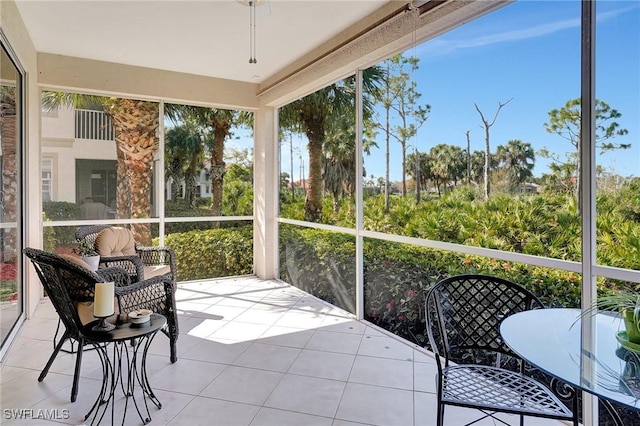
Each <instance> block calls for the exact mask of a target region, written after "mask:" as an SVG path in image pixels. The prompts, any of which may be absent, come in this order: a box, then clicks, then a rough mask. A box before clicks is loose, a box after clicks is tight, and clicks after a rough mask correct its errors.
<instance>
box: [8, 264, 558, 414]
mask: <svg viewBox="0 0 640 426" xmlns="http://www.w3.org/2000/svg"><path fill="white" fill-rule="evenodd" d="M176 297H177V301H178V302H177V305H178V311H179V313H180V333H181V334H180V338H179V339H178V348H179V349H178V356H179V360H178V362H177V363H175V364H171V363H170V362H169V355H168V353H169V344H168V340H167V339H166V337H165V336H164V335H162V334H161V333H159V334H158V335H157V337H156V339H155V340H154V341H153V343H152V345H151V347H150V349H149V356H148V365H147V371H148V374H149V381H150V383H151V386H152V388H153V389H154V391H155V393H156V395H157V396H158V398H159V399H160V401H161V402H162V404H163V405H162V409H157V408H156V407H155V406H153V405H152V406H151V407H150V413H151V417H152V423H151V424H152V425H185V426H195V425H207V426H212V425H222V426H231V425H251V426H263V425H274V426H287V425H292V426H302V425H326V426H357V425H382V426H396V425H397V426H411V425H427V426H429V425H433V424H435V407H436V396H435V379H434V375H435V372H436V366H435V363H434V360H433V358H432V357H431V356H430V355H429V354H428V353H427V352H425V351H424V350H422V349H421V348H417V347H414V346H413V345H410V344H408V343H407V342H404V341H402V340H400V339H397V338H395V337H394V336H391V335H389V334H387V333H386V332H383V331H382V330H379V329H378V328H376V327H373V326H371V325H369V324H367V323H364V322H359V321H356V320H354V319H353V317H352V315H350V314H348V313H345V312H344V311H342V310H340V309H337V308H335V307H333V306H331V305H328V304H325V303H324V302H321V301H319V300H317V299H316V298H314V297H312V296H309V295H307V294H306V293H303V292H301V291H299V290H297V289H296V288H293V287H290V286H288V285H286V284H283V283H279V282H276V281H264V280H259V279H257V278H253V277H246V278H232V279H222V280H217V281H210V282H202V283H184V284H180V285H179V289H178V291H177V295H176ZM56 319H57V316H56V313H55V311H54V310H53V309H52V307H51V305H50V304H49V302H48V301H47V300H44V301H42V302H41V305H40V306H39V307H38V309H37V312H36V315H35V317H34V318H33V319H31V320H28V321H27V322H26V323H25V324H24V327H23V329H22V332H21V335H20V337H19V339H17V341H16V342H15V343H14V345H13V347H12V348H11V349H10V351H9V354H8V355H7V357H6V359H5V360H4V361H3V363H2V367H1V370H0V391H1V393H0V406H1V407H2V419H1V420H0V423H2V424H3V425H43V424H45V425H46V424H48V425H51V424H56V423H63V424H84V414H86V412H87V411H88V409H89V408H90V407H91V404H92V403H93V401H94V398H95V397H96V395H97V394H98V392H99V388H100V384H101V377H102V372H101V371H102V370H101V366H100V362H99V359H98V357H97V355H96V354H95V352H94V351H86V352H85V355H84V357H83V363H82V378H81V380H80V389H79V396H78V400H77V401H76V402H75V403H70V402H69V395H70V391H71V381H72V375H73V365H74V356H73V355H69V354H61V355H60V356H58V358H57V359H56V361H55V363H54V364H53V366H52V368H51V370H50V372H49V374H48V376H47V377H46V379H45V380H44V381H43V382H41V383H39V382H38V381H37V377H38V375H39V372H40V370H41V369H42V367H43V366H44V364H45V362H46V360H47V358H48V357H49V355H50V354H51V351H52V344H51V338H52V336H53V334H54V332H55V327H56V324H57V320H56ZM123 401H124V398H119V399H118V401H117V403H116V408H115V411H116V423H118V424H119V423H121V420H118V419H121V418H122V414H123V411H124V405H123ZM23 409H24V410H23ZM12 410H14V411H12ZM16 410H17V411H16ZM20 410H22V411H20ZM29 410H31V411H29ZM17 413H22V415H23V416H25V415H31V416H32V417H39V418H36V419H24V418H22V419H15V418H14V417H16V414H17ZM478 414H479V412H477V411H475V410H468V409H452V408H448V409H447V410H446V420H445V423H446V425H450V426H458V425H461V424H463V423H466V422H469V421H472V420H473V419H475V418H476V417H478ZM50 417H57V418H56V419H54V420H46V418H50ZM502 418H503V419H505V420H506V421H507V422H509V423H510V424H514V425H515V424H518V421H517V418H515V417H513V416H502ZM90 420H91V419H89V421H90ZM102 423H103V424H107V423H110V413H107V415H106V417H105V419H103V422H102ZM141 423H142V422H141V420H140V418H139V417H138V416H137V413H136V412H135V408H133V406H132V404H130V405H129V407H128V409H127V413H126V422H125V424H127V425H138V424H141ZM87 424H88V422H87ZM494 424H499V423H497V422H496V423H494V421H493V420H489V419H485V420H482V421H480V422H478V423H476V425H478V426H483V425H485V426H486V425H494ZM525 424H526V425H527V426H534V425H548V426H551V425H560V424H561V423H559V422H554V421H547V420H541V419H536V418H527V419H526V422H525Z"/></svg>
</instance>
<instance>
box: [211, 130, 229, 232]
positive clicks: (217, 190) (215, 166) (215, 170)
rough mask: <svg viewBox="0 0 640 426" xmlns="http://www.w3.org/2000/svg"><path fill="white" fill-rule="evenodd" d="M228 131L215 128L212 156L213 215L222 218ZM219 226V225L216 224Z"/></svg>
mask: <svg viewBox="0 0 640 426" xmlns="http://www.w3.org/2000/svg"><path fill="white" fill-rule="evenodd" d="M227 133H228V130H224V129H220V128H214V136H213V138H214V142H213V151H212V154H211V172H210V173H211V206H210V207H211V214H212V215H213V216H220V214H221V213H222V186H223V183H224V174H225V173H226V170H227V169H226V165H225V163H224V140H225V138H226V137H227ZM216 224H217V223H216Z"/></svg>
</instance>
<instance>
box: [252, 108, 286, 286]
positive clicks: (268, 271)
mask: <svg viewBox="0 0 640 426" xmlns="http://www.w3.org/2000/svg"><path fill="white" fill-rule="evenodd" d="M277 135H278V120H277V114H276V109H275V108H271V107H262V108H260V109H259V110H257V111H256V112H255V113H254V151H253V212H254V220H253V265H254V272H255V274H256V275H257V276H258V277H260V278H263V279H271V278H274V277H276V276H277V273H278V272H277V267H278V233H277V226H276V225H277V223H276V217H277V212H278V184H279V179H278V176H279V175H280V160H279V159H280V155H279V148H278V136H277Z"/></svg>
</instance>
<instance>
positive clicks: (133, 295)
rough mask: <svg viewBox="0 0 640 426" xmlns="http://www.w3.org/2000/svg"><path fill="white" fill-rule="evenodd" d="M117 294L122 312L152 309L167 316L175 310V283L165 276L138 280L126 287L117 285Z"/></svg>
mask: <svg viewBox="0 0 640 426" xmlns="http://www.w3.org/2000/svg"><path fill="white" fill-rule="evenodd" d="M115 295H116V298H117V299H118V305H119V308H120V312H125V313H126V312H131V311H133V310H136V309H142V308H144V309H150V310H152V311H154V312H159V313H162V314H164V315H165V316H166V315H168V314H169V313H171V312H175V309H176V307H175V299H174V297H173V283H172V282H171V279H170V278H168V277H164V276H157V277H153V278H149V279H147V280H144V281H138V282H136V283H133V284H131V285H128V286H125V287H117V288H116V289H115Z"/></svg>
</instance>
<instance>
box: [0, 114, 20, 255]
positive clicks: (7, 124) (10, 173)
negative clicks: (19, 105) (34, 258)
mask: <svg viewBox="0 0 640 426" xmlns="http://www.w3.org/2000/svg"><path fill="white" fill-rule="evenodd" d="M0 138H1V139H2V210H3V218H2V220H3V221H4V222H15V221H16V207H17V197H18V187H17V185H18V180H17V164H16V161H17V158H16V116H15V115H5V116H0ZM16 244H17V233H16V229H15V228H9V229H6V230H5V233H4V238H3V241H2V247H0V250H2V252H3V255H4V261H5V262H13V261H14V260H15V258H16Z"/></svg>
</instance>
